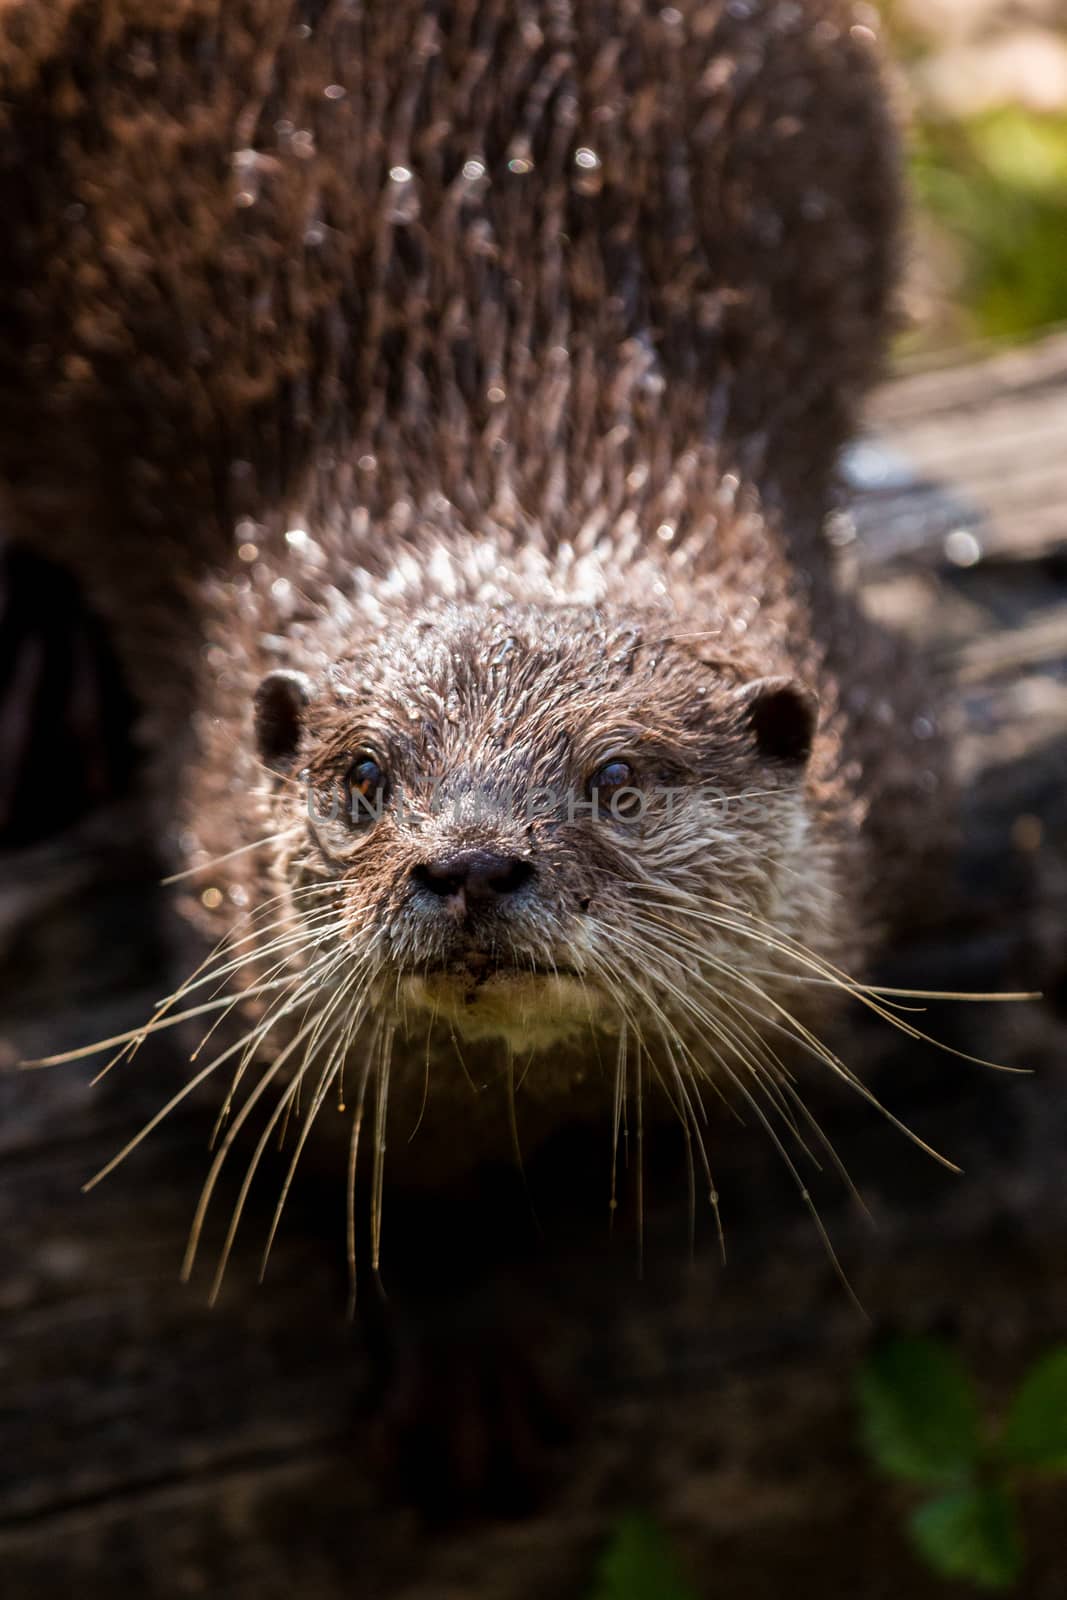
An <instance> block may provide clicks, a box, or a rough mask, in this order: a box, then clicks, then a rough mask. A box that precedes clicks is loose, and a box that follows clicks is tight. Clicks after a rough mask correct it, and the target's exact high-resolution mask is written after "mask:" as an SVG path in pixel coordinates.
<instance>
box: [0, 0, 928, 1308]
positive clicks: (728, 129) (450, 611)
mask: <svg viewBox="0 0 1067 1600" xmlns="http://www.w3.org/2000/svg"><path fill="white" fill-rule="evenodd" d="M876 32H877V25H876V22H875V20H874V18H873V17H872V14H871V12H870V11H869V9H868V8H867V7H866V6H853V5H851V4H848V3H844V0H803V3H793V0H788V3H784V0H773V3H772V0H767V3H764V0H752V3H749V0H745V3H743V4H735V3H733V0H729V3H720V0H679V3H678V4H677V5H673V4H672V5H669V6H659V5H647V4H643V3H638V0H613V3H611V4H609V5H603V4H599V3H593V0H588V3H587V0H566V3H563V4H556V3H553V4H547V3H545V0H525V3H522V4H518V5H515V4H513V3H511V0H455V3H453V4H449V5H442V6H430V7H427V6H426V5H424V4H423V3H422V0H396V3H394V4H392V5H389V6H380V7H379V6H358V5H355V6H351V5H326V6H323V5H322V4H319V3H317V0H302V3H301V4H298V5H297V6H296V7H290V6H282V7H279V6H277V5H273V4H268V3H266V0H254V3H252V4H249V5H244V6H241V7H236V6H232V5H227V4H225V3H222V0H176V3H175V4H174V5H172V6H170V7H168V8H166V11H165V14H164V15H160V14H159V8H158V7H156V6H153V7H147V6H145V5H143V4H141V3H139V0H124V3H122V4H119V5H117V6H112V7H109V8H107V10H106V14H105V13H104V12H101V11H99V10H98V8H96V7H94V6H91V5H89V4H87V3H85V0H64V4H62V5H56V6H53V7H49V8H47V10H45V9H42V8H39V7H34V6H29V5H7V6H5V7H4V8H3V9H2V10H0V64H2V67H0V70H2V71H3V72H4V87H3V99H2V114H3V118H4V125H5V134H6V137H5V150H6V152H7V154H6V156H5V157H4V159H3V162H2V166H0V196H2V197H3V200H4V214H5V217H6V218H8V219H9V223H8V226H9V227H10V229H11V232H12V237H13V248H12V250H11V252H10V255H9V257H8V258H7V260H6V261H5V264H4V265H3V266H2V267H0V288H2V290H3V293H2V296H0V299H2V303H3V305H4V306H5V307H6V313H5V315H4V319H3V326H2V330H0V406H2V411H0V452H2V453H0V472H2V475H3V479H4V483H5V490H6V507H7V511H6V516H7V521H8V525H9V527H10V528H11V530H12V531H13V533H14V535H15V536H16V537H17V538H19V539H21V540H23V541H24V542H27V543H30V544H33V545H35V546H36V548H38V549H43V550H45V551H47V552H48V553H50V554H51V555H52V556H53V557H54V558H55V559H57V560H60V561H62V562H63V563H65V564H67V565H68V566H69V567H70V568H71V569H72V570H73V571H74V572H75V573H76V574H77V575H78V577H79V578H80V580H81V582H82V584H83V586H84V589H85V592H86V594H87V596H88V597H89V600H90V601H91V603H92V604H93V605H94V606H95V607H96V609H97V610H98V611H99V612H100V614H101V615H102V616H103V617H104V618H105V620H106V621H107V623H108V624H109V626H110V628H111V630H112V633H113V637H114V640H115V644H116V648H117V650H118V652H119V655H120V657H121V659H122V661H123V663H124V666H125V669H126V673H127V676H128V680H129V683H130V687H131V690H132V692H133V694H134V697H135V699H136V701H137V703H138V705H139V707H140V712H141V720H140V738H141V742H142V744H143V746H144V747H145V748H146V749H147V751H148V753H149V756H150V762H151V769H152V776H151V779H150V786H151V793H152V795H153V796H154V800H153V807H154V814H155V815H156V817H157V818H160V819H161V820H160V822H159V824H158V825H159V826H160V827H161V830H162V832H163V834H164V835H165V837H166V838H167V839H168V841H169V843H170V845H171V848H172V850H173V852H174V854H175V856H176V857H177V860H176V863H175V867H176V876H178V877H180V878H181V880H182V882H183V891H182V892H183V896H184V900H185V903H186V909H187V910H188V912H189V915H190V918H191V920H192V921H194V922H195V923H196V924H197V925H199V926H200V927H201V928H202V929H203V930H204V932H205V933H206V934H207V936H208V937H209V939H213V940H215V941H216V942H217V944H216V953H215V954H214V955H213V956H211V957H208V958H207V960H206V961H205V962H204V964H202V965H201V967H199V968H198V969H197V970H196V971H195V972H194V973H193V975H192V976H191V977H190V978H189V979H188V980H187V982H186V983H185V984H184V985H182V986H181V987H180V989H179V990H177V991H176V992H175V994H174V995H173V996H172V997H171V998H170V1000H169V1001H168V1002H167V1003H166V1004H165V1005H164V1006H162V1007H161V1008H160V1010H159V1012H157V1014H156V1015H155V1016H154V1017H153V1018H152V1019H150V1020H149V1021H148V1022H147V1023H146V1025H145V1028H144V1029H142V1030H138V1031H137V1033H136V1034H134V1035H131V1036H130V1038H129V1040H126V1041H119V1043H120V1044H121V1045H122V1048H123V1049H128V1048H132V1047H133V1046H134V1045H135V1044H136V1043H137V1042H138V1041H139V1040H140V1039H141V1038H143V1037H145V1036H146V1035H147V1034H148V1033H149V1032H151V1031H153V1030H154V1029H158V1028H161V1027H164V1026H170V1025H171V1023H173V1022H175V1021H179V1020H181V1019H183V1018H184V1019H186V1020H189V1019H192V1018H199V1019H200V1021H201V1022H202V1025H203V1027H204V1028H205V1029H206V1030H207V1031H208V1032H210V1033H211V1034H212V1043H211V1047H210V1049H206V1055H207V1056H208V1057H210V1059H207V1060H206V1063H205V1064H204V1065H201V1064H200V1061H201V1059H202V1057H198V1061H197V1068H196V1072H195V1074H194V1075H193V1077H192V1078H191V1079H190V1083H189V1085H188V1089H189V1091H191V1090H192V1089H193V1088H194V1087H195V1085H196V1084H198V1083H199V1082H200V1081H202V1080H205V1079H208V1078H210V1077H212V1075H213V1074H215V1073H219V1074H220V1077H225V1079H226V1081H227V1084H228V1089H227V1091H226V1094H225V1096H224V1097H223V1099H224V1102H225V1103H224V1107H223V1110H224V1114H225V1115H226V1116H228V1117H229V1122H228V1126H227V1129H226V1132H225V1134H224V1136H223V1137H222V1139H221V1144H220V1147H219V1150H218V1154H217V1156H216V1158H215V1163H214V1165H213V1166H212V1169H211V1174H210V1176H209V1179H208V1182H207V1185H206V1187H205V1193H204V1198H203V1201H202V1204H201V1209H200V1213H199V1215H198V1219H197V1226H196V1228H195V1229H194V1240H193V1247H192V1249H193V1250H195V1242H196V1237H197V1235H198V1232H199V1223H200V1221H201V1220H202V1216H203V1212H204V1209H205V1206H206V1204H207V1201H208V1200H209V1199H210V1195H211V1191H212V1188H213V1185H214V1182H215V1178H216V1176H217V1173H218V1170H219V1166H220V1163H221V1162H222V1161H223V1160H225V1158H226V1156H227V1153H228V1151H229V1150H230V1148H231V1147H232V1144H233V1142H234V1140H235V1139H236V1138H237V1137H238V1136H239V1135H240V1132H241V1130H242V1128H243V1127H245V1126H247V1125H248V1123H249V1121H250V1120H251V1121H253V1122H255V1123H256V1124H257V1125H259V1124H260V1122H262V1123H263V1126H262V1132H261V1136H260V1140H259V1143H258V1145H257V1146H256V1148H255V1151H254V1152H253V1155H252V1158H251V1161H250V1166H249V1172H248V1177H247V1179H246V1181H245V1184H244V1185H243V1186H242V1191H241V1195H240V1197H239V1199H238V1203H237V1207H236V1210H235V1213H234V1220H233V1224H232V1226H231V1229H230V1232H229V1235H228V1237H227V1240H226V1244H225V1247H224V1251H223V1258H222V1264H221V1266H220V1273H221V1267H222V1266H224V1265H225V1260H226V1257H227V1256H228V1254H229V1250H230V1245H231V1244H232V1242H233V1234H234V1231H235V1229H236V1225H237V1221H238V1220H239V1217H240V1212H241V1207H242V1205H243V1201H244V1196H245V1194H246V1193H247V1188H248V1183H249V1182H250V1181H251V1178H252V1176H253V1174H254V1171H255V1169H256V1165H257V1163H258V1161H259V1158H260V1155H261V1154H262V1152H263V1150H264V1149H265V1148H266V1145H267V1143H268V1141H269V1140H270V1138H271V1136H272V1135H273V1134H275V1133H277V1132H278V1131H279V1130H281V1129H284V1128H285V1127H286V1125H287V1124H288V1123H289V1121H290V1120H291V1119H292V1120H294V1121H296V1122H297V1123H298V1127H299V1131H298V1133H297V1135H296V1141H295V1152H294V1156H293V1162H294V1165H295V1161H296V1159H297V1157H298V1156H299V1154H300V1151H301V1150H302V1149H303V1147H304V1143H305V1140H306V1139H307V1138H308V1135H309V1130H310V1129H311V1127H312V1125H313V1124H314V1123H315V1121H316V1116H317V1113H318V1112H319V1110H320V1109H321V1107H322V1106H323V1104H324V1103H325V1102H326V1100H327V1098H328V1097H331V1096H336V1097H337V1098H338V1100H339V1101H340V1103H341V1104H342V1105H343V1106H345V1107H346V1109H347V1113H348V1115H347V1117H346V1119H344V1121H345V1127H346V1132H347V1133H348V1135H349V1138H350V1145H349V1150H350V1155H349V1163H348V1188H349V1198H350V1204H351V1203H352V1197H353V1195H354V1192H355V1186H356V1183H357V1181H358V1180H359V1179H360V1176H361V1175H362V1173H363V1167H362V1165H361V1161H362V1159H363V1157H362V1155H361V1152H360V1141H361V1137H364V1136H362V1135H361V1129H362V1128H363V1127H364V1125H365V1124H366V1125H368V1127H369V1128H370V1132H369V1133H368V1134H367V1135H366V1136H365V1137H364V1145H365V1144H366V1140H367V1138H370V1140H371V1143H372V1146H373V1149H372V1156H371V1162H372V1172H371V1174H370V1214H371V1231H372V1234H373V1240H372V1258H373V1260H374V1263H375V1265H377V1260H378V1235H379V1230H380V1221H381V1208H382V1186H383V1182H384V1181H385V1179H386V1175H387V1176H388V1180H389V1181H395V1182H397V1183H400V1182H403V1181H410V1183H411V1184H413V1185H414V1186H416V1187H417V1188H421V1189H422V1190H425V1189H426V1188H427V1187H429V1188H431V1189H435V1190H436V1189H437V1188H439V1187H440V1186H441V1185H446V1184H447V1183H448V1182H450V1181H451V1180H452V1179H454V1178H455V1177H456V1175H457V1174H463V1173H465V1172H469V1171H470V1170H471V1168H472V1167H475V1166H476V1165H477V1164H478V1163H479V1162H481V1161H486V1160H492V1159H500V1158H502V1157H507V1156H509V1155H510V1153H511V1151H512V1149H513V1148H515V1149H517V1150H519V1151H521V1152H523V1153H525V1152H527V1151H528V1150H530V1149H531V1148H536V1146H537V1145H538V1143H539V1142H540V1141H543V1140H545V1139H547V1138H548V1137H549V1136H550V1135H551V1134H553V1133H554V1132H556V1131H558V1130H559V1129H560V1127H561V1126H569V1125H571V1124H572V1123H581V1122H593V1123H596V1124H597V1125H598V1126H603V1127H606V1128H608V1129H609V1130H610V1131H611V1134H612V1138H613V1140H614V1141H615V1142H616V1143H617V1142H618V1140H619V1137H620V1130H621V1129H631V1130H636V1132H637V1136H638V1141H639V1142H640V1137H641V1131H642V1130H643V1128H644V1126H645V1125H646V1124H648V1125H651V1124H653V1123H656V1122H658V1121H668V1122H675V1123H680V1124H681V1126H682V1129H683V1133H684V1140H685V1151H686V1159H687V1163H688V1166H689V1171H690V1181H691V1184H693V1183H696V1182H700V1183H702V1184H704V1186H705V1189H706V1192H707V1194H708V1196H709V1199H710V1202H711V1205H712V1207H713V1208H714V1207H715V1205H716V1203H717V1197H716V1192H715V1185H714V1180H713V1176H712V1166H711V1162H710V1159H709V1155H708V1151H707V1149H706V1138H705V1133H704V1129H705V1107H706V1104H707V1103H709V1102H710V1101H711V1100H712V1099H714V1098H715V1097H716V1096H722V1097H724V1098H726V1099H727V1100H731V1099H732V1100H735V1101H736V1100H740V1101H742V1102H743V1103H744V1104H745V1105H746V1106H747V1107H748V1109H749V1110H750V1112H751V1113H752V1114H753V1115H754V1116H755V1118H756V1119H757V1120H758V1121H760V1122H762V1123H764V1125H765V1126H766V1127H767V1128H768V1130H769V1131H770V1133H771V1136H772V1138H774V1139H775V1140H776V1141H779V1140H780V1134H779V1133H778V1131H777V1129H778V1128H779V1127H786V1126H788V1125H789V1124H790V1122H791V1118H792V1114H793V1113H792V1106H793V1096H794V1090H793V1087H792V1082H791V1079H790V1078H789V1076H788V1074H787V1071H786V1067H785V1065H784V1064H783V1057H786V1058H790V1059H791V1058H792V1056H808V1057H815V1058H816V1060H817V1061H818V1062H820V1063H821V1064H822V1065H823V1066H825V1067H829V1069H830V1070H831V1071H833V1072H836V1073H838V1074H840V1075H844V1076H848V1077H849V1079H850V1081H852V1082H856V1080H854V1079H852V1078H851V1075H850V1074H848V1072H847V1068H846V1067H845V1066H844V1064H843V1063H842V1062H841V1061H840V1059H839V1058H838V1056H837V1055H836V1054H835V1052H834V1051H833V1050H832V1049H831V1048H830V1047H828V1046H827V1045H825V1044H823V1043H822V1039H821V1034H820V1032H819V1030H820V1029H821V1026H822V1022H823V1019H824V1018H825V1017H826V1016H827V1015H828V1014H829V1012H830V1010H831V1009H832V1006H833V1004H834V1002H835V999H836V998H838V997H840V995H841V994H842V993H847V994H850V995H853V996H854V995H860V996H861V998H864V999H865V1000H866V1001H867V1003H870V1004H872V1005H875V1006H877V1005H879V1000H878V995H877V991H874V990H866V989H864V987H863V984H862V981H861V974H862V972H863V969H864V965H865V962H866V960H867V957H868V954H869V952H870V951H871V950H872V949H873V948H874V947H875V946H876V944H877V941H878V940H879V939H880V938H881V937H883V936H884V935H885V933H886V932H887V931H888V930H890V929H891V928H892V927H893V926H894V925H895V924H899V922H900V921H901V920H902V919H904V918H906V917H907V916H909V915H911V914H912V912H913V910H914V907H915V905H916V903H917V902H918V901H920V900H921V898H922V896H923V894H924V892H927V887H928V884H929V881H930V878H929V874H930V872H931V870H932V869H931V863H932V861H933V859H934V857H935V856H936V853H937V851H938V850H939V849H940V848H941V846H942V844H943V839H944V836H945V828H946V823H945V818H946V815H947V813H948V810H949V807H948V806H947V805H946V803H945V802H946V792H947V785H946V783H945V779H944V772H943V770H942V767H943V762H944V750H943V747H942V742H941V741H939V740H938V739H936V738H933V739H932V738H931V737H930V734H931V733H932V732H933V731H934V730H935V728H936V711H935V709H934V708H933V707H932V706H931V704H930V701H931V698H932V691H931V688H930V686H929V685H928V684H926V683H925V682H923V681H922V680H921V678H920V676H919V675H918V674H917V673H916V671H915V670H914V668H913V667H912V666H911V664H910V662H909V661H908V658H907V656H906V654H905V653H904V652H903V651H902V650H901V649H900V647H899V646H898V645H897V644H896V643H895V641H893V640H892V639H890V638H889V637H888V636H886V635H885V634H883V633H882V632H881V631H880V630H879V629H878V628H877V627H875V626H874V624H873V623H871V622H869V621H868V620H867V619H865V618H864V617H863V615H862V613H861V610H860V608H859V606H858V605H857V603H856V601H855V599H854V597H853V596H852V595H850V594H849V592H848V589H847V585H846V584H845V583H844V582H843V581H842V579H841V574H840V573H839V571H838V569H837V563H836V562H835V559H834V552H833V547H832V540H830V539H828V538H827V537H826V533H825V530H826V524H827V519H828V517H830V516H831V515H832V513H833V511H834V508H835V505H836V504H837V494H838V491H837V487H836V479H835V470H836V462H837V459H838V456H839V453H840V450H841V447H842V445H843V443H844V441H845V440H846V439H847V437H848V434H849V432H850V430H851V428H852V427H853V425H854V423H855V418H856V412H857V407H858V404H859V402H860V400H861V398H862V396H863V394H864V392H865V390H866V388H867V386H868V385H869V383H870V382H871V380H872V378H873V377H874V376H875V375H876V373H877V372H878V370H879V365H880V362H881V359H882V354H883V350H884V345H885V341H886V336H887V331H888V328H889V326H890V324H891V317H892V305H891V302H892V290H893V284H894V275H895V267H896V261H897V256H898V252H899V243H898V233H899V227H898V223H899V211H900V198H899V178H898V157H897V141H896V137H895V133H894V126H893V117H892V115H891V112H890V109H889V106H888V97H887V94H886V92H885V89H884V85H883V81H882V73H881V68H880V65H879V60H878V52H877V40H876ZM220 984H225V985H227V987H226V989H225V991H224V992H223V993H222V994H221V995H220V994H219V993H218V986H219V985H220ZM237 1014H240V1015H242V1016H243V1022H242V1024H241V1025H240V1028H239V1030H238V1031H237V1033H236V1034H232V1033H231V1034H228V1033H227V1032H226V1030H227V1028H230V1027H232V1025H233V1019H234V1016H235V1015H237ZM216 1029H218V1030H219V1031H218V1032H216V1031H215V1030H216ZM183 1092H185V1091H183ZM387 1127H388V1128H389V1129H392V1130H395V1131H396V1134H397V1137H395V1138H392V1139H391V1140H389V1141H388V1144H389V1156H388V1161H386V1159H385V1149H386V1144H387V1138H386V1129H387ZM785 1154H786V1153H785V1151H784V1147H783V1155H785ZM786 1159H789V1158H788V1156H786ZM291 1177H292V1169H290V1172H289V1178H291ZM289 1178H287V1179H286V1186H285V1191H283V1195H282V1199H283V1200H284V1193H285V1192H287V1189H288V1182H289ZM639 1181H640V1178H639V1176H638V1182H639ZM277 1220H278V1217H277V1215H276V1216H275V1225H276V1224H277ZM354 1232H355V1224H354V1223H353V1224H351V1225H350V1241H349V1242H350V1256H351V1257H352V1259H353V1260H354V1256H355V1243H354ZM191 1254H192V1253H191ZM190 1264H191V1255H190V1261H189V1262H187V1265H190ZM216 1281H218V1279H217V1280H216Z"/></svg>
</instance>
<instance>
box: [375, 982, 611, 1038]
mask: <svg viewBox="0 0 1067 1600" xmlns="http://www.w3.org/2000/svg"><path fill="white" fill-rule="evenodd" d="M400 996H401V1000H402V1002H403V1003H404V1004H406V1005H408V1006H412V1007H417V1008H418V1009H419V1010H420V1011H427V1012H429V1013H431V1014H432V1015H435V1016H437V1017H439V1018H440V1019H441V1020H442V1021H445V1022H449V1023H451V1025H452V1026H453V1027H454V1028H455V1030H456V1032H457V1033H458V1034H460V1035H461V1036H462V1037H463V1038H466V1039H502V1040H504V1041H505V1042H506V1043H508V1044H511V1045H513V1046H514V1047H515V1049H516V1050H527V1051H528V1050H531V1049H534V1050H539V1049H544V1048H546V1047H547V1046H549V1045H552V1044H556V1043H558V1042H559V1040H561V1039H563V1038H566V1037H567V1036H568V1035H571V1034H574V1033H577V1032H579V1031H586V1030H588V1028H589V1026H590V1024H595V1025H597V1026H600V1027H603V1026H605V1025H606V1023H607V1022H608V1021H609V1020H610V1019H609V1017H608V1016H607V1012H608V1010H609V1008H608V1005H607V1003H606V1002H605V1000H604V998H603V996H601V995H599V994H598V993H597V991H596V990H595V989H591V988H589V987H588V986H587V985H585V984H583V983H579V982H578V980H577V979H575V978H570V977H558V978H557V977H552V976H549V975H545V974H540V973H494V974H490V975H489V976H488V977H486V978H483V979H481V980H475V979H471V978H468V977H466V976H465V975H463V974H456V975H453V974H451V973H435V974H434V975H433V976H432V977H428V978H421V977H411V978H405V979H404V981H403V983H402V984H401V986H400Z"/></svg>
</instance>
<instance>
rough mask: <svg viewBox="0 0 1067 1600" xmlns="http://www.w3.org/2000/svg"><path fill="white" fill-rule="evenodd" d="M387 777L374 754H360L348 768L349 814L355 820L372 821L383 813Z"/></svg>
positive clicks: (346, 778)
mask: <svg viewBox="0 0 1067 1600" xmlns="http://www.w3.org/2000/svg"><path fill="white" fill-rule="evenodd" d="M385 785H386V777H385V773H384V772H383V771H382V769H381V767H380V766H379V765H378V763H377V761H375V759H374V757H373V756H360V757H359V759H358V760H357V761H354V762H353V763H352V765H351V766H350V767H349V769H348V773H347V775H346V777H345V788H346V789H347V791H348V815H349V817H350V819H351V821H353V822H372V821H375V820H376V819H377V818H378V817H379V816H380V815H381V808H382V802H383V800H384V799H385Z"/></svg>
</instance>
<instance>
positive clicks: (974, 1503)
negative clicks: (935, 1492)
mask: <svg viewBox="0 0 1067 1600" xmlns="http://www.w3.org/2000/svg"><path fill="white" fill-rule="evenodd" d="M910 1527H911V1537H912V1541H913V1543H914V1544H915V1547H916V1549H917V1550H918V1551H919V1553H920V1554H921V1555H922V1557H923V1559H924V1560H925V1561H926V1564H927V1565H928V1566H929V1567H932V1568H933V1570H934V1571H935V1572H938V1573H940V1574H941V1576H942V1577H944V1578H970V1580H971V1581H972V1583H977V1584H980V1585H981V1586H982V1588H984V1589H1007V1588H1010V1587H1011V1585H1012V1584H1013V1583H1015V1582H1016V1581H1017V1580H1018V1578H1019V1576H1020V1574H1021V1572H1022V1565H1023V1546H1022V1536H1021V1534H1020V1532H1019V1526H1018V1520H1017V1518H1016V1513H1015V1506H1014V1505H1013V1503H1012V1501H1011V1500H1010V1499H1009V1497H1008V1496H1007V1494H1005V1492H1004V1490H1003V1489H999V1488H981V1487H976V1488H973V1489H963V1490H961V1491H960V1492H959V1493H958V1494H948V1495H945V1496H944V1497H943V1498H941V1499H939V1500H931V1501H929V1502H928V1503H927V1504H926V1505H924V1506H920V1507H919V1509H918V1511H916V1512H915V1513H914V1514H913V1515H912V1518H911V1524H910Z"/></svg>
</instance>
